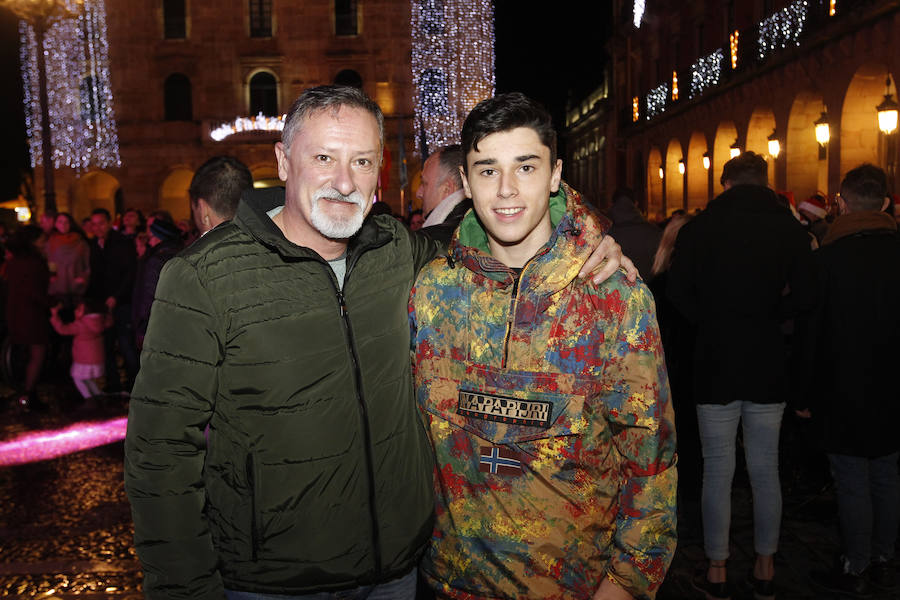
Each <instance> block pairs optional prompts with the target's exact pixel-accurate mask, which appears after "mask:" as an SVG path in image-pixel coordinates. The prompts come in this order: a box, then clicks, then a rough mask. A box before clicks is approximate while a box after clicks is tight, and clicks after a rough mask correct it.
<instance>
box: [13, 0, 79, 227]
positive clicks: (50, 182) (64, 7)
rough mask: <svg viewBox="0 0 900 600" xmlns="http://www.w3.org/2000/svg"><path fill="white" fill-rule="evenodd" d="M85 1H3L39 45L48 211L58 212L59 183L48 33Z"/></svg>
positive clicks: (38, 64)
mask: <svg viewBox="0 0 900 600" xmlns="http://www.w3.org/2000/svg"><path fill="white" fill-rule="evenodd" d="M83 4H84V0H69V1H68V2H67V1H66V0H0V7H3V8H8V9H9V10H11V11H12V12H13V14H15V15H16V16H17V17H19V18H20V19H22V20H23V21H26V22H27V23H28V24H29V25H31V27H32V29H34V38H35V41H36V46H37V66H38V94H39V97H38V98H39V102H40V105H41V159H42V162H43V163H44V212H50V211H52V212H56V186H55V182H54V179H53V175H54V172H53V164H52V160H53V142H52V140H51V138H50V136H51V131H50V103H49V102H48V100H47V64H46V59H45V57H44V34H45V33H46V32H47V30H48V29H50V27H51V26H52V25H53V23H54V21H55V20H57V19H66V18H71V17H74V16H76V14H77V13H75V12H72V10H71V9H70V8H69V6H75V7H76V8H77V7H80V6H81V5H83Z"/></svg>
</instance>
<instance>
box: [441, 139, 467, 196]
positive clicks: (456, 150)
mask: <svg viewBox="0 0 900 600" xmlns="http://www.w3.org/2000/svg"><path fill="white" fill-rule="evenodd" d="M437 160H438V165H439V166H440V167H441V171H442V172H443V173H444V177H446V178H448V179H451V180H452V181H453V184H454V187H455V189H457V190H461V189H462V186H463V184H462V175H461V174H460V172H459V168H460V167H461V166H462V164H463V162H464V160H465V157H464V156H463V152H462V146H460V145H459V144H452V145H450V146H444V147H442V148H438V150H437Z"/></svg>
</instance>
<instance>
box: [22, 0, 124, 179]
mask: <svg viewBox="0 0 900 600" xmlns="http://www.w3.org/2000/svg"><path fill="white" fill-rule="evenodd" d="M66 4H67V9H68V10H69V11H70V12H72V13H74V14H76V15H77V16H76V17H74V18H63V19H57V20H55V21H54V22H53V24H52V25H51V26H50V27H49V28H48V29H47V32H46V34H45V37H44V55H45V58H46V66H47V96H48V103H49V106H48V108H49V112H50V128H51V130H52V132H53V134H52V135H53V139H52V143H53V154H52V156H53V158H52V160H53V166H54V167H55V168H59V167H60V166H62V165H66V166H69V167H72V168H73V169H75V170H77V171H85V170H87V169H88V167H91V166H97V167H100V168H105V167H112V166H119V165H121V164H122V162H121V159H120V157H119V138H118V133H117V129H116V119H115V113H114V111H113V96H112V88H111V86H110V78H109V46H108V43H107V37H106V9H105V7H104V4H103V0H84V2H83V5H81V3H76V2H75V1H74V0H67V2H66ZM19 38H20V41H21V45H20V48H21V50H20V59H21V69H22V82H23V87H24V92H25V128H26V131H27V134H28V143H29V147H30V150H31V165H32V167H34V166H37V165H39V164H41V163H42V162H43V161H42V157H41V107H40V100H39V92H38V85H39V82H38V77H37V73H38V66H37V52H38V49H37V44H36V40H35V34H34V29H33V28H32V27H31V26H30V25H29V24H27V23H26V22H25V21H21V22H20V23H19Z"/></svg>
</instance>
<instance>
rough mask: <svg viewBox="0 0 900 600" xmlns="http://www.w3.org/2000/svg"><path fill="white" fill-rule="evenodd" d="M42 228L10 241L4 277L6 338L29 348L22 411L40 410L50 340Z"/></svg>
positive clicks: (23, 232) (19, 400)
mask: <svg viewBox="0 0 900 600" xmlns="http://www.w3.org/2000/svg"><path fill="white" fill-rule="evenodd" d="M41 235H42V232H41V229H40V228H38V227H35V226H26V227H23V228H22V229H20V230H19V231H17V232H16V233H15V234H14V235H13V236H12V238H10V240H9V241H8V242H7V247H6V265H5V274H6V282H7V289H8V290H9V292H8V296H7V301H6V325H7V330H8V331H7V335H8V336H9V340H10V342H12V343H13V344H17V345H21V346H25V347H26V348H27V349H28V363H27V364H26V365H25V377H24V384H23V390H22V392H21V394H20V395H19V396H18V397H17V399H16V402H17V403H18V404H19V405H20V406H22V407H23V408H40V407H42V405H41V404H39V402H38V398H37V391H36V385H37V382H38V378H39V376H40V373H41V366H42V365H43V364H44V357H45V356H46V354H47V344H48V343H49V341H50V322H49V321H48V315H49V312H48V310H49V308H50V301H49V298H48V295H47V286H48V285H49V284H50V269H49V268H48V267H47V260H46V259H45V258H44V256H43V254H41V251H40V250H39V249H38V247H37V242H38V240H39V239H40V237H41Z"/></svg>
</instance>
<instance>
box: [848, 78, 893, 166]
mask: <svg viewBox="0 0 900 600" xmlns="http://www.w3.org/2000/svg"><path fill="white" fill-rule="evenodd" d="M887 76H888V70H887V68H886V67H885V66H884V65H875V64H869V65H863V66H861V67H860V68H859V70H858V71H856V74H855V75H854V76H853V79H852V80H851V81H850V85H849V86H848V87H847V94H846V95H845V96H844V107H843V110H842V111H841V176H843V175H844V174H845V173H846V172H847V171H849V170H850V169H853V168H854V167H858V166H859V165H861V164H862V163H872V164H875V165H880V166H882V167H884V166H886V165H885V163H884V159H885V157H884V148H883V147H882V146H883V145H884V144H883V140H882V138H883V137H884V136H883V135H882V134H881V133H880V131H879V130H878V113H877V111H876V110H875V107H876V106H878V105H879V104H881V102H882V101H883V100H884V94H885V78H886V77H887ZM893 80H894V78H893V76H891V84H892V85H891V92H892V93H893V94H894V99H896V98H897V95H896V92H897V90H896V88H895V86H894V85H893Z"/></svg>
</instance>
